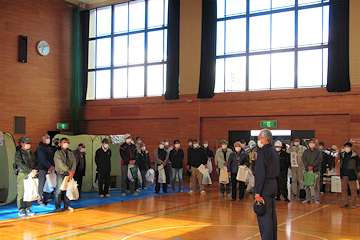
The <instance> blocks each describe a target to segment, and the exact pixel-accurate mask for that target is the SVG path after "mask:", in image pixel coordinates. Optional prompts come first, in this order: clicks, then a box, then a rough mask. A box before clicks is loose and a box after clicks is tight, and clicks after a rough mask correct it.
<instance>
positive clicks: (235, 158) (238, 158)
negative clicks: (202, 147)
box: [228, 142, 250, 202]
mask: <svg viewBox="0 0 360 240" xmlns="http://www.w3.org/2000/svg"><path fill="white" fill-rule="evenodd" d="M234 148H235V151H234V152H232V153H231V154H230V156H229V163H228V172H229V177H231V189H232V199H231V201H236V188H237V183H239V199H240V201H244V202H245V199H244V193H245V182H241V181H238V180H236V176H237V173H238V170H239V166H247V167H249V166H250V164H249V155H248V154H246V152H245V151H244V150H243V148H242V146H241V142H235V144H234Z"/></svg>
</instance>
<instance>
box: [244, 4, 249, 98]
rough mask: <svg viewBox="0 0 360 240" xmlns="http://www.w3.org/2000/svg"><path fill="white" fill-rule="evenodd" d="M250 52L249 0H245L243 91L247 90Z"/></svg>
mask: <svg viewBox="0 0 360 240" xmlns="http://www.w3.org/2000/svg"><path fill="white" fill-rule="evenodd" d="M249 52H250V0H246V80H245V81H246V88H245V91H249V79H250V76H249V71H250V66H249V60H250V56H249Z"/></svg>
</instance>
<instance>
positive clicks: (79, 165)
mask: <svg viewBox="0 0 360 240" xmlns="http://www.w3.org/2000/svg"><path fill="white" fill-rule="evenodd" d="M109 150H110V149H109ZM73 153H74V155H75V159H76V171H75V172H78V171H80V170H81V171H83V174H84V175H83V176H85V171H86V153H82V152H80V151H79V149H76V150H74V151H73ZM81 155H82V156H83V158H84V166H83V169H81V168H80V167H81V164H80V161H81Z"/></svg>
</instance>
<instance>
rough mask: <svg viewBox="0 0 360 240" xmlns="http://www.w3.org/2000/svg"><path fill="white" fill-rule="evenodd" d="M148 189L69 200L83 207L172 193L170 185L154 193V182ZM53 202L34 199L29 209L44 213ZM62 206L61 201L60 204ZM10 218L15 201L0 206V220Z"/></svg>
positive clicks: (15, 213) (91, 194)
mask: <svg viewBox="0 0 360 240" xmlns="http://www.w3.org/2000/svg"><path fill="white" fill-rule="evenodd" d="M146 187H147V188H148V189H141V190H140V193H139V195H138V196H132V195H130V193H129V192H127V193H126V196H125V197H123V196H121V190H110V191H109V194H110V195H111V197H103V198H100V197H99V193H98V192H89V193H84V192H83V193H81V198H79V199H78V200H76V201H71V202H70V206H71V207H73V208H74V209H77V208H85V207H92V206H97V205H102V204H108V203H115V202H122V201H130V200H135V199H141V198H147V197H155V196H159V195H164V194H172V193H173V192H171V191H172V189H171V187H170V188H169V187H168V193H162V192H161V191H160V193H159V194H156V193H155V190H154V189H155V184H148V185H147V186H146ZM189 190H190V188H189V187H183V191H184V192H186V191H189ZM178 192H179V188H178V187H176V190H175V193H178ZM50 203H51V204H53V205H52V206H46V207H39V206H38V205H37V202H36V201H34V202H33V205H32V206H31V210H32V211H33V212H35V213H36V215H38V214H44V213H51V212H54V211H55V202H54V200H52V201H51V202H50ZM61 206H62V207H63V206H64V205H63V203H62V204H61ZM12 218H19V215H18V211H17V205H16V202H15V203H12V204H8V205H5V206H1V207H0V220H6V219H12Z"/></svg>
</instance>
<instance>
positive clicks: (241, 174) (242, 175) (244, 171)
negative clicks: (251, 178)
mask: <svg viewBox="0 0 360 240" xmlns="http://www.w3.org/2000/svg"><path fill="white" fill-rule="evenodd" d="M248 174H249V170H248V167H246V166H239V169H238V172H237V175H236V180H238V181H240V182H246V180H247V178H248Z"/></svg>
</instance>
